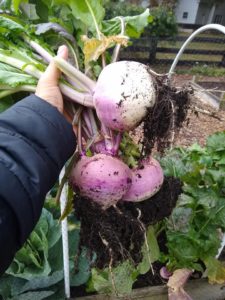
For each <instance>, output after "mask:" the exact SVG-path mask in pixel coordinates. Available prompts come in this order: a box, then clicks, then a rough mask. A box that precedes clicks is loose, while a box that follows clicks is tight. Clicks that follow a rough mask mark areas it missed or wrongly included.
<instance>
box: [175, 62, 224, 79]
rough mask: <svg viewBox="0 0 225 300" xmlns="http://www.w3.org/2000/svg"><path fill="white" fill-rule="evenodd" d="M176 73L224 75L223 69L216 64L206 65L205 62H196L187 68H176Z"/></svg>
mask: <svg viewBox="0 0 225 300" xmlns="http://www.w3.org/2000/svg"><path fill="white" fill-rule="evenodd" d="M176 73H177V74H190V75H199V76H212V77H222V76H224V75H225V69H224V68H219V67H217V66H208V65H206V64H204V65H202V64H198V65H196V66H193V67H192V68H188V69H179V68H178V69H177V71H176Z"/></svg>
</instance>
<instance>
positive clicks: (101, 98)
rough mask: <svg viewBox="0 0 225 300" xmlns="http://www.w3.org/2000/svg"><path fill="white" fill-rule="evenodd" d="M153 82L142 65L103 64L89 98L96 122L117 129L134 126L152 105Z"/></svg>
mask: <svg viewBox="0 0 225 300" xmlns="http://www.w3.org/2000/svg"><path fill="white" fill-rule="evenodd" d="M155 94H156V93H155V88H154V82H153V78H152V76H151V74H150V73H149V72H148V69H147V67H146V66H145V65H144V64H141V63H138V62H134V61H119V62H115V63H112V64H109V65H107V66H106V67H105V68H104V69H103V70H102V72H101V74H100V76H99V78H98V81H97V84H96V86H95V88H94V94H93V101H94V106H95V109H96V112H97V115H98V118H99V119H100V121H101V122H102V123H103V124H105V126H107V127H109V128H111V129H114V130H118V131H129V130H132V129H134V128H135V127H136V126H138V124H139V123H140V122H141V121H142V120H143V118H144V117H145V116H146V114H147V109H148V108H150V107H152V106H153V105H154V104H155V100H156V96H155Z"/></svg>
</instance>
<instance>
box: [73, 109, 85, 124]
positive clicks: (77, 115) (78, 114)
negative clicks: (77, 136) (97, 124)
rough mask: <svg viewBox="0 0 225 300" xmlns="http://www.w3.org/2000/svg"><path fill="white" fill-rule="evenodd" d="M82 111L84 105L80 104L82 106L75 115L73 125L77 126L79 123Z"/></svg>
mask: <svg viewBox="0 0 225 300" xmlns="http://www.w3.org/2000/svg"><path fill="white" fill-rule="evenodd" d="M82 111H83V107H82V106H80V107H79V108H78V109H77V110H76V112H75V114H74V117H73V121H72V125H76V126H77V125H78V122H79V118H80V115H81V113H82Z"/></svg>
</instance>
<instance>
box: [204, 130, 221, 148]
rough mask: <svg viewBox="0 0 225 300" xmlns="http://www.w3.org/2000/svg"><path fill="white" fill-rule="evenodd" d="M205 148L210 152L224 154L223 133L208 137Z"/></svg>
mask: <svg viewBox="0 0 225 300" xmlns="http://www.w3.org/2000/svg"><path fill="white" fill-rule="evenodd" d="M206 146H207V148H208V149H209V150H210V151H215V152H220V151H223V152H224V153H225V131H221V132H218V133H215V134H213V135H211V136H209V137H208V139H207V142H206Z"/></svg>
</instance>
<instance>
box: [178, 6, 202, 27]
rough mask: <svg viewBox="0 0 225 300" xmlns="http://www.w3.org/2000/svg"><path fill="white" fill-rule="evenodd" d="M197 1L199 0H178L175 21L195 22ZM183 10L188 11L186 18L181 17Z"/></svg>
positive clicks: (183, 22)
mask: <svg viewBox="0 0 225 300" xmlns="http://www.w3.org/2000/svg"><path fill="white" fill-rule="evenodd" d="M199 2H200V1H199V0H179V1H178V4H177V6H176V9H175V14H176V18H177V22H178V23H182V24H195V19H196V16H197V12H198V6H199ZM184 12H187V13H188V17H187V18H183V14H184Z"/></svg>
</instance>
